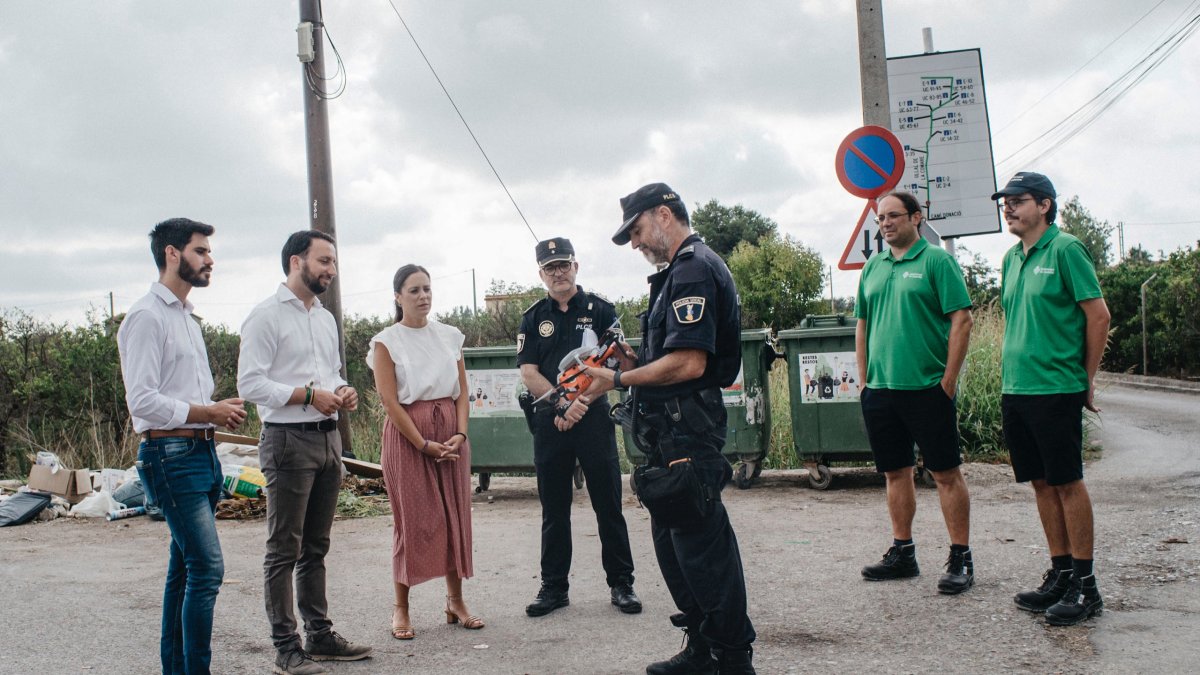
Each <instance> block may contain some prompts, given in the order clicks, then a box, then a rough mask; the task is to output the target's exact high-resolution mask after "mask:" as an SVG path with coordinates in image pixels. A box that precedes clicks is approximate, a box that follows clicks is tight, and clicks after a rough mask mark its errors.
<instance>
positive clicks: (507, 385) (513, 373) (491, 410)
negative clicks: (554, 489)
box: [463, 345, 534, 492]
mask: <svg viewBox="0 0 1200 675" xmlns="http://www.w3.org/2000/svg"><path fill="white" fill-rule="evenodd" d="M463 363H464V365H465V366H466V368H467V401H468V402H469V403H470V406H471V415H470V420H471V422H470V427H469V429H468V430H469V432H470V436H471V472H472V473H478V474H479V487H478V488H476V492H482V491H483V490H486V489H488V485H489V484H490V483H491V478H492V474H493V473H496V472H502V471H522V472H532V471H533V470H534V468H533V437H532V436H531V435H530V434H529V427H528V426H527V425H526V424H525V413H523V412H522V411H521V406H520V405H519V404H518V403H517V396H518V395H519V394H520V393H521V392H522V391H524V390H525V384H524V383H523V382H522V381H521V371H520V369H519V368H517V348H516V346H515V345H514V346H511V347H510V346H505V347H468V348H467V349H464V350H463Z"/></svg>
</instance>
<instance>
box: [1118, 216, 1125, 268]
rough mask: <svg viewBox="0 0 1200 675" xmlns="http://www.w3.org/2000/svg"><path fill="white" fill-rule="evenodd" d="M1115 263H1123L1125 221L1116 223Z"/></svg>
mask: <svg viewBox="0 0 1200 675" xmlns="http://www.w3.org/2000/svg"><path fill="white" fill-rule="evenodd" d="M1117 249H1118V250H1117V262H1125V221H1123V220H1118V221H1117Z"/></svg>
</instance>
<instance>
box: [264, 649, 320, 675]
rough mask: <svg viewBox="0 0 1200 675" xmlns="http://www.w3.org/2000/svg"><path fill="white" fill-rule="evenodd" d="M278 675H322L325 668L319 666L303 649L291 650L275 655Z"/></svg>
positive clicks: (275, 670)
mask: <svg viewBox="0 0 1200 675" xmlns="http://www.w3.org/2000/svg"><path fill="white" fill-rule="evenodd" d="M272 672H273V673H275V674H276V675H322V674H323V673H325V672H326V670H325V669H324V668H322V667H321V666H319V665H317V664H316V663H315V662H314V661H313V660H312V658H311V657H309V655H308V654H305V653H304V650H302V649H289V650H288V651H286V652H279V653H278V654H276V655H275V669H274V670H273V671H272Z"/></svg>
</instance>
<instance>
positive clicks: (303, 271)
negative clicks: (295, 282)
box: [300, 264, 333, 295]
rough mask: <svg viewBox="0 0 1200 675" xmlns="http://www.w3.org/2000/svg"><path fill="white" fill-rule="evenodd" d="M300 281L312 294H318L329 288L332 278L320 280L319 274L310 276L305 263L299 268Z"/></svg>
mask: <svg viewBox="0 0 1200 675" xmlns="http://www.w3.org/2000/svg"><path fill="white" fill-rule="evenodd" d="M300 281H301V282H302V283H303V284H304V286H305V287H306V288H308V290H310V291H312V293H313V295H320V294H322V293H324V292H325V291H327V290H329V284H331V283H333V279H332V278H330V279H329V281H322V280H321V277H319V276H312V275H311V274H309V273H308V265H307V264H305V265H303V266H302V267H301V268H300Z"/></svg>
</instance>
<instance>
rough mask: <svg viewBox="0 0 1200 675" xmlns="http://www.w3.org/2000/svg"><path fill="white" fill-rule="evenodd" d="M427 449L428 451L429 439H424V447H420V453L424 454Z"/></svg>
mask: <svg viewBox="0 0 1200 675" xmlns="http://www.w3.org/2000/svg"><path fill="white" fill-rule="evenodd" d="M428 449H429V439H428V438H426V439H425V445H422V446H421V452H425V451H426V450H428Z"/></svg>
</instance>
